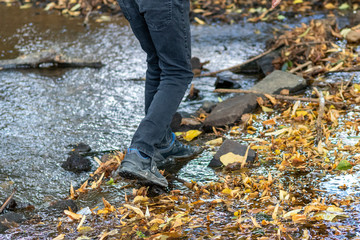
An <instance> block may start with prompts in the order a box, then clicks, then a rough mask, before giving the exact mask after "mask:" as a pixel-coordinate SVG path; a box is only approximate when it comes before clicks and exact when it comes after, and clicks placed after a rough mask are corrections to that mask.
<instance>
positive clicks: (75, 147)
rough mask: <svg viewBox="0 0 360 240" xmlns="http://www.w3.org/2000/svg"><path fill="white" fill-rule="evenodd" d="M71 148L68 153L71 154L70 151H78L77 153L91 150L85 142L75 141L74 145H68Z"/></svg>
mask: <svg viewBox="0 0 360 240" xmlns="http://www.w3.org/2000/svg"><path fill="white" fill-rule="evenodd" d="M70 146H71V147H72V148H73V149H72V150H71V152H70V153H69V154H71V153H72V152H78V153H86V152H90V151H91V147H90V146H89V145H88V144H86V143H82V142H80V143H77V144H75V145H70Z"/></svg>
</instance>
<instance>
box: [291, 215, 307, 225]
mask: <svg viewBox="0 0 360 240" xmlns="http://www.w3.org/2000/svg"><path fill="white" fill-rule="evenodd" d="M291 218H292V221H293V222H294V223H304V222H305V221H306V216H305V215H303V214H294V215H292V216H291Z"/></svg>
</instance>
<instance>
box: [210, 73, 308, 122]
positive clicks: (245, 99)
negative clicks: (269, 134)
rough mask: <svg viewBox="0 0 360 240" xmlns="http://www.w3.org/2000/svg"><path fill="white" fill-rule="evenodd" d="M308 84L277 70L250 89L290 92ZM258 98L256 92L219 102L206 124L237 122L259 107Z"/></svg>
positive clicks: (277, 92) (292, 75)
mask: <svg viewBox="0 0 360 240" xmlns="http://www.w3.org/2000/svg"><path fill="white" fill-rule="evenodd" d="M306 86H307V84H306V80H304V79H303V78H301V77H299V76H297V75H294V74H291V73H287V72H283V71H278V70H276V71H274V72H272V73H271V74H269V75H268V76H266V77H265V78H264V79H263V80H262V81H260V82H259V83H257V84H256V85H255V86H254V87H252V88H251V89H250V90H254V91H258V92H264V93H270V94H279V93H280V92H281V90H283V89H288V90H289V92H290V93H294V92H298V91H300V90H302V89H304V88H305V87H306ZM256 98H257V95H255V94H245V95H238V96H235V97H232V98H229V99H227V100H225V101H223V102H221V103H219V104H217V106H216V107H215V108H214V110H213V111H212V112H211V114H210V115H209V116H208V117H207V118H206V119H205V121H204V126H205V127H212V126H224V125H228V124H233V123H235V122H236V121H237V120H239V119H240V118H241V116H242V115H243V114H245V113H250V112H252V111H254V110H255V109H256V108H257V102H256Z"/></svg>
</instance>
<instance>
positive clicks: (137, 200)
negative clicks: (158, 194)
mask: <svg viewBox="0 0 360 240" xmlns="http://www.w3.org/2000/svg"><path fill="white" fill-rule="evenodd" d="M147 200H149V198H148V197H143V196H136V197H135V198H134V200H133V203H135V204H136V203H140V202H146V201H147Z"/></svg>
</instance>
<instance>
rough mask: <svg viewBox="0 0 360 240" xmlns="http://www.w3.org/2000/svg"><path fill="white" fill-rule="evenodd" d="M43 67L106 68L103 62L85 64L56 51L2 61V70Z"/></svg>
mask: <svg viewBox="0 0 360 240" xmlns="http://www.w3.org/2000/svg"><path fill="white" fill-rule="evenodd" d="M42 65H46V67H59V68H84V67H90V68H101V67H103V66H104V65H103V64H102V63H101V62H85V61H82V60H79V59H71V58H69V57H66V56H64V55H62V54H59V53H57V52H55V51H54V50H49V51H42V52H40V53H33V54H29V55H24V56H20V57H18V58H15V59H10V60H0V70H8V69H24V68H40V67H42Z"/></svg>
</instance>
